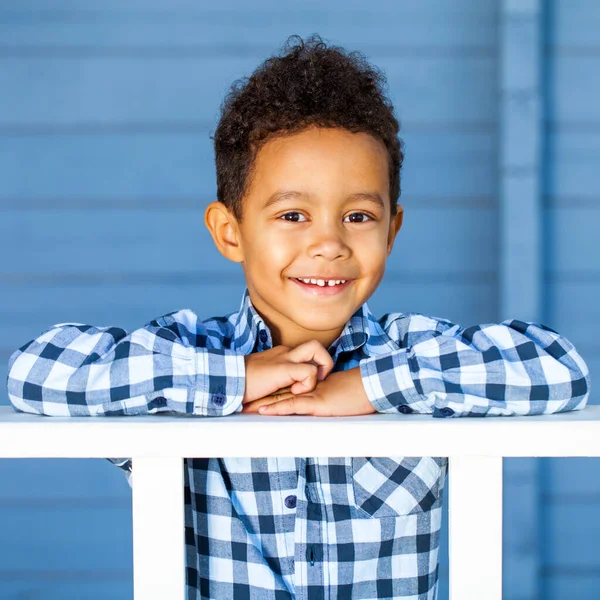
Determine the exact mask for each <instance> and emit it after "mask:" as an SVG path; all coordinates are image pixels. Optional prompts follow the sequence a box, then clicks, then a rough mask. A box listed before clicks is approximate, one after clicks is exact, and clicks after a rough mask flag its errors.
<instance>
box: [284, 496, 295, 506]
mask: <svg viewBox="0 0 600 600" xmlns="http://www.w3.org/2000/svg"><path fill="white" fill-rule="evenodd" d="M285 505H286V506H287V507H288V508H296V496H288V497H287V498H286V499H285Z"/></svg>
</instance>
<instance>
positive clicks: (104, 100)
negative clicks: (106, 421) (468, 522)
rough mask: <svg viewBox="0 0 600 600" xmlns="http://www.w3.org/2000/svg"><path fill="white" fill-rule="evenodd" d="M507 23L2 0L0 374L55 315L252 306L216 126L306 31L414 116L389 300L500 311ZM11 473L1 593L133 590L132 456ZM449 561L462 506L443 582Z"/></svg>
mask: <svg viewBox="0 0 600 600" xmlns="http://www.w3.org/2000/svg"><path fill="white" fill-rule="evenodd" d="M497 26H498V7H497V2H496V0H481V1H479V0H478V2H472V1H471V0H456V1H454V2H452V3H444V2H440V1H439V0H425V1H421V2H419V3H418V4H415V3H405V2H394V1H392V0H385V1H379V2H375V3H371V4H370V5H369V6H368V7H365V4H364V2H362V0H361V1H359V0H344V2H341V1H338V0H336V1H334V2H330V3H327V4H326V5H324V4H323V3H322V2H316V1H314V0H311V1H307V2H302V3H300V2H295V3H291V4H290V5H289V6H287V5H286V6H285V7H283V6H282V5H281V3H278V2H276V1H275V0H257V1H255V2H253V3H252V6H251V7H249V6H248V5H245V4H243V3H241V2H239V0H225V1H222V2H220V3H219V6H218V8H215V7H204V6H203V5H202V4H199V3H198V2H196V1H195V0H185V1H174V2H168V3H167V2H165V1H164V0H162V1H161V0H144V1H141V0H133V1H131V2H128V3H127V5H126V6H125V5H123V3H122V2H121V1H120V0H105V1H103V2H102V3H101V4H98V3H92V2H83V3H82V2H78V1H75V0H19V1H17V0H10V1H9V2H4V3H3V4H2V7H0V82H1V84H2V94H0V173H2V177H1V178H0V254H1V255H2V256H4V257H7V259H5V260H4V261H2V262H1V263H0V283H1V285H2V287H3V291H4V294H3V303H2V310H1V311H0V331H2V332H3V333H2V336H1V337H0V358H1V359H2V360H0V377H1V378H2V379H3V380H5V378H6V361H7V360H8V356H9V355H10V353H11V352H12V351H14V349H16V348H17V347H18V346H20V345H22V344H24V343H25V342H27V341H28V340H30V339H31V338H32V337H34V336H36V335H39V333H40V332H41V331H42V330H44V329H46V328H47V327H49V326H50V325H52V324H55V323H61V322H69V321H75V322H84V323H91V324H97V325H108V324H111V325H119V326H122V327H125V328H127V329H133V328H137V327H141V326H142V325H143V324H145V323H147V322H148V321H149V320H151V319H152V318H155V317H156V316H158V315H162V314H165V313H167V312H171V311H173V310H177V309H180V308H191V309H193V310H195V311H196V312H197V313H198V314H200V315H202V316H204V317H209V316H213V315H222V314H224V313H227V312H232V311H235V310H237V308H238V306H239V302H240V300H241V293H242V291H243V287H244V282H243V277H242V272H241V270H240V269H239V266H238V265H235V264H233V263H228V262H227V261H226V260H225V259H224V258H222V257H221V256H220V255H218V253H217V251H216V249H215V248H214V246H213V244H212V241H211V239H210V236H209V235H208V232H207V231H206V229H205V227H204V224H203V213H204V207H205V206H206V205H207V204H208V203H209V202H210V201H212V200H213V199H214V198H215V191H216V186H215V173H214V156H213V151H212V142H211V140H210V138H209V136H210V135H211V134H212V133H213V132H214V129H215V127H216V123H217V118H218V110H219V104H220V102H221V101H222V98H223V95H224V94H225V92H226V91H227V89H228V88H229V85H230V84H231V83H232V82H233V81H234V80H235V79H238V78H240V77H243V76H248V75H249V74H250V73H251V72H252V70H253V69H254V68H255V67H256V66H257V65H258V63H259V62H260V61H262V60H264V59H265V58H267V57H268V56H269V55H271V54H272V53H273V52H275V51H277V49H278V48H279V47H280V45H281V44H282V42H283V41H284V40H285V39H286V38H287V36H289V35H290V34H292V33H298V34H300V35H302V36H306V35H308V34H310V33H312V32H317V33H319V34H321V35H322V36H323V37H324V38H325V39H328V40H330V41H332V42H333V43H336V44H339V45H342V46H344V47H347V48H348V49H351V50H360V51H362V52H364V53H365V54H366V55H367V57H368V58H369V60H370V61H372V62H373V63H375V64H376V65H377V66H378V67H380V68H381V69H383V70H384V71H385V72H386V74H387V77H388V82H389V95H390V97H391V99H392V101H393V102H394V104H395V106H396V112H397V115H398V117H399V119H400V121H401V123H402V131H401V136H402V137H403V139H404V141H405V144H406V161H405V167H404V171H403V179H402V197H401V200H400V202H401V203H402V204H403V205H404V207H405V213H406V214H405V220H404V225H403V229H402V231H401V233H400V235H399V237H398V239H397V242H396V246H395V249H394V252H393V254H392V255H391V257H390V259H389V262H388V267H387V272H386V275H385V278H384V280H383V282H382V284H381V286H380V288H379V289H378V290H377V292H376V293H375V294H374V296H373V297H372V298H371V299H370V300H369V305H370V307H371V308H372V310H373V311H374V312H375V313H376V314H383V313H385V312H392V311H393V312H396V311H399V312H409V311H417V312H423V313H426V314H431V315H436V316H440V317H444V318H448V319H452V320H454V321H455V322H458V323H461V324H464V325H471V324H475V323H484V322H491V321H495V320H497V319H498V318H499V314H498V286H497V278H498V254H499V250H498V210H497V191H498V172H497V164H498V135H497V127H498V117H497V94H498V44H497ZM578 101H581V99H579V100H578ZM568 102H570V100H569V99H568V98H565V103H568ZM565 110H566V109H565ZM590 110H592V109H590ZM556 135H562V134H561V133H560V132H557V134H556ZM580 168H582V167H581V165H580V163H579V162H577V161H574V162H573V163H571V166H570V167H569V169H571V170H568V171H565V172H563V173H561V175H560V177H561V179H562V180H567V179H577V174H576V173H573V171H572V170H573V169H580ZM561 198H562V196H561ZM559 202H562V200H559ZM560 209H562V205H561V204H559V205H558V206H557V210H560ZM6 402H7V398H6V396H5V395H4V396H2V397H0V404H3V403H6ZM0 477H2V481H3V482H5V485H4V486H3V491H2V492H1V493H0V509H1V510H0V513H1V514H2V522H3V523H5V524H6V528H4V527H0V559H1V563H2V565H4V567H3V568H4V571H2V570H0V597H2V598H3V599H4V598H5V599H6V600H16V599H17V598H24V597H27V598H32V599H33V598H40V599H42V598H43V599H44V600H55V599H56V600H58V599H59V598H60V599H61V600H65V599H70V598H73V599H75V598H81V597H85V598H90V599H93V600H96V599H98V600H99V599H100V598H112V599H115V600H121V599H125V598H131V590H132V587H131V584H132V570H131V532H130V519H131V509H130V503H129V502H130V492H129V488H128V486H127V483H126V481H125V479H124V477H123V475H122V474H121V473H120V472H118V470H117V469H115V468H114V466H113V465H110V464H109V463H108V462H103V461H98V460H77V461H75V460H73V461H58V460H43V461H42V460H19V461H12V462H10V463H9V462H8V461H3V462H0ZM28 516H29V518H26V517H28ZM0 525H2V524H1V523H0ZM42 540H43V544H42ZM44 548H46V550H45V551H44ZM49 554H52V556H51V557H49ZM447 564H448V558H447V515H446V518H445V525H444V530H443V532H442V558H441V566H440V595H439V598H440V600H443V599H445V598H447V597H448V581H447V579H448V568H447ZM49 565H51V566H49Z"/></svg>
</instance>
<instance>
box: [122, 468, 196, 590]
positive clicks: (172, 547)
mask: <svg viewBox="0 0 600 600" xmlns="http://www.w3.org/2000/svg"><path fill="white" fill-rule="evenodd" d="M132 465H133V468H132V517H133V590H134V598H135V600H165V599H167V598H168V599H169V600H184V599H185V567H184V553H185V530H184V502H183V500H184V499H183V459H182V458H146V457H134V458H133V460H132Z"/></svg>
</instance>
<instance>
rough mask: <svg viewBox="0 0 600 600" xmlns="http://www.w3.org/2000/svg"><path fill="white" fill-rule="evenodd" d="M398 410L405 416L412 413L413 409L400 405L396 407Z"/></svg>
mask: <svg viewBox="0 0 600 600" xmlns="http://www.w3.org/2000/svg"><path fill="white" fill-rule="evenodd" d="M398 410H399V411H400V412H401V413H403V414H405V415H408V414H410V413H411V412H412V411H413V409H412V408H411V407H410V406H407V405H406V404H401V405H400V406H399V407H398Z"/></svg>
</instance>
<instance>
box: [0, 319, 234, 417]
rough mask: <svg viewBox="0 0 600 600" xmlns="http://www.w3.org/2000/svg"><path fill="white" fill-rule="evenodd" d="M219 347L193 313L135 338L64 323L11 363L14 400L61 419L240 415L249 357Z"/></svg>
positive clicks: (24, 408) (156, 323)
mask: <svg viewBox="0 0 600 600" xmlns="http://www.w3.org/2000/svg"><path fill="white" fill-rule="evenodd" d="M215 345H217V343H216V342H215V336H214V334H212V335H211V332H208V331H206V329H205V328H204V326H203V324H202V322H200V321H199V320H198V317H197V316H196V315H195V313H194V312H193V311H191V310H189V309H183V310H180V311H178V312H175V313H169V314H168V315H164V316H162V317H159V318H157V319H155V320H153V321H150V322H149V323H147V324H146V325H144V326H143V327H141V328H139V329H136V330H134V331H131V332H128V331H126V330H125V329H122V328H119V327H99V326H94V325H85V324H82V323H60V324H57V325H53V326H52V327H50V328H49V329H47V330H46V331H44V332H42V334H41V335H39V336H38V337H37V338H35V339H33V340H31V341H29V342H28V343H26V344H25V345H24V346H22V347H21V348H19V349H18V350H16V351H15V352H14V353H13V354H12V355H11V356H10V358H9V361H8V376H7V388H8V397H9V400H10V402H11V404H12V406H13V408H14V409H15V410H17V411H20V412H28V413H34V414H40V415H48V416H57V417H65V416H67V417H69V416H71V417H80V416H112V415H148V414H156V413H165V412H172V413H180V414H187V415H196V416H223V415H228V414H230V413H233V412H239V411H240V410H241V404H242V398H243V396H244V389H245V362H244V356H243V354H241V353H237V352H235V351H233V350H227V349H222V348H218V347H211V346H215Z"/></svg>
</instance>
